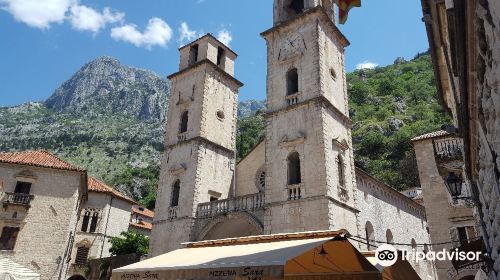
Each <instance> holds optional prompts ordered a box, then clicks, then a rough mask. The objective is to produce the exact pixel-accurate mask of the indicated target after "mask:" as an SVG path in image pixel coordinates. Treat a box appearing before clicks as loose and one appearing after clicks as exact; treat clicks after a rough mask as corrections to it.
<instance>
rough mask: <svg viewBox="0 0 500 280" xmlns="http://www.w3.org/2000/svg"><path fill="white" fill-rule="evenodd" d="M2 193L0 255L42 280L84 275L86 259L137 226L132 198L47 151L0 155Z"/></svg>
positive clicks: (100, 254) (106, 249)
mask: <svg viewBox="0 0 500 280" xmlns="http://www.w3.org/2000/svg"><path fill="white" fill-rule="evenodd" d="M0 192H1V196H2V200H1V203H2V205H3V207H2V208H0V232H1V235H0V257H2V258H7V259H9V260H11V261H13V262H15V263H18V264H20V265H22V266H24V267H26V268H28V269H30V270H32V271H33V272H36V273H38V274H39V275H40V276H41V279H43V280H44V279H68V278H71V279H82V278H83V279H84V276H85V271H86V264H87V260H88V259H90V258H92V259H96V258H101V257H108V256H110V253H109V248H110V244H109V242H108V240H109V238H110V237H113V236H118V235H119V234H120V233H121V232H122V231H126V230H128V229H129V227H134V228H135V225H133V224H135V222H134V223H131V221H132V220H131V211H133V212H134V210H133V209H134V208H137V207H138V206H134V205H135V204H136V203H135V202H134V201H133V200H132V199H130V198H128V197H127V196H125V195H123V194H121V193H120V192H118V191H116V190H114V189H113V188H111V187H109V186H107V185H105V184H104V183H103V182H101V181H99V180H97V179H95V178H93V177H90V176H88V175H87V172H86V171H85V170H83V169H81V168H79V167H77V166H74V165H71V164H69V163H67V162H65V161H63V160H61V159H59V158H57V157H56V156H54V155H52V154H50V153H48V152H46V151H26V152H14V153H0ZM133 207H134V208H133ZM135 212H137V211H135ZM152 215H153V214H152V212H151V213H150V216H152Z"/></svg>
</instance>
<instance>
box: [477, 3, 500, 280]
mask: <svg viewBox="0 0 500 280" xmlns="http://www.w3.org/2000/svg"><path fill="white" fill-rule="evenodd" d="M476 14H477V23H476V24H477V29H478V30H477V34H478V35H477V36H478V41H477V42H478V58H477V61H478V62H477V68H478V69H477V84H476V86H477V98H478V103H479V104H478V115H479V116H478V120H477V126H478V134H479V135H478V136H479V137H478V142H479V144H478V145H479V174H478V187H479V189H480V195H481V200H482V206H483V209H482V210H483V213H484V217H483V221H484V223H485V224H486V235H487V236H486V237H487V243H488V245H489V247H490V249H491V251H492V252H491V257H492V259H493V261H494V270H495V272H494V273H493V274H496V275H492V276H494V277H496V279H500V256H499V254H500V175H499V170H500V140H499V139H500V86H499V85H500V2H499V1H497V0H484V1H478V4H477V8H476Z"/></svg>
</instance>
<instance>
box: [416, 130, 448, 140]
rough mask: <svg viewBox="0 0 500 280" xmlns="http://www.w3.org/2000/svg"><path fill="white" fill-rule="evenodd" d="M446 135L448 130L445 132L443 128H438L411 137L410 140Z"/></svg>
mask: <svg viewBox="0 0 500 280" xmlns="http://www.w3.org/2000/svg"><path fill="white" fill-rule="evenodd" d="M448 135H450V133H448V132H446V131H444V130H438V131H434V132H431V133H426V134H423V135H420V136H417V137H415V138H413V139H411V141H412V142H414V141H420V140H425V139H431V138H436V137H442V136H448Z"/></svg>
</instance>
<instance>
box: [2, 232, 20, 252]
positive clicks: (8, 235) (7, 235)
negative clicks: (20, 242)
mask: <svg viewBox="0 0 500 280" xmlns="http://www.w3.org/2000/svg"><path fill="white" fill-rule="evenodd" d="M18 233H19V228H17V227H4V228H3V229H2V235H1V236H0V250H14V247H15V246H16V240H17V234H18Z"/></svg>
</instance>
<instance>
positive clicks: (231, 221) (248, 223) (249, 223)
mask: <svg viewBox="0 0 500 280" xmlns="http://www.w3.org/2000/svg"><path fill="white" fill-rule="evenodd" d="M263 231H264V226H263V225H262V223H261V222H260V221H259V220H257V219H256V218H255V217H254V216H253V215H251V214H250V213H247V212H235V213H228V214H226V215H221V216H219V217H217V218H214V219H212V220H211V221H210V222H209V223H208V224H207V225H206V226H204V227H203V229H202V230H201V231H200V232H199V234H198V240H213V239H222V238H232V237H241V236H250V235H260V234H262V233H263Z"/></svg>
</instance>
